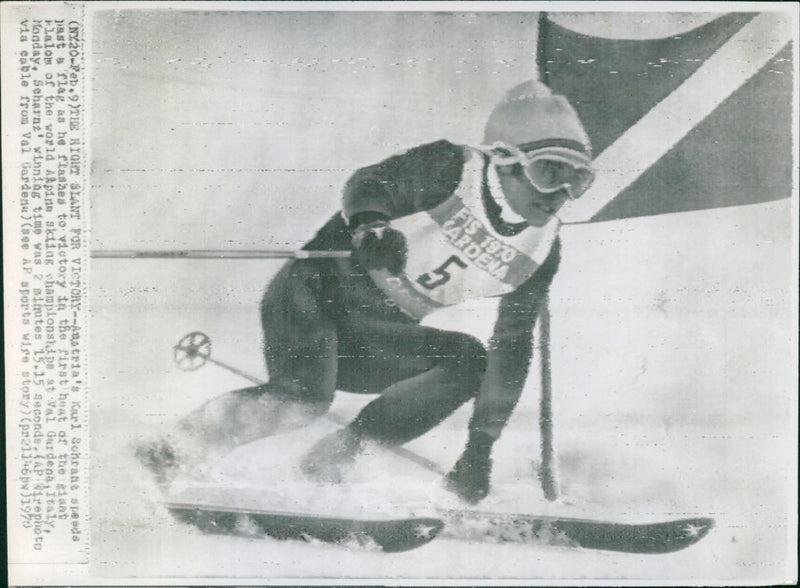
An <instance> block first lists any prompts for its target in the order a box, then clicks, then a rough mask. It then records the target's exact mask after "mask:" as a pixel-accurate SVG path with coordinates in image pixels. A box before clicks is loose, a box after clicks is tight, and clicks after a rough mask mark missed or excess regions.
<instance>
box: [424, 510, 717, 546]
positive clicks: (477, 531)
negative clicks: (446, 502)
mask: <svg viewBox="0 0 800 588" xmlns="http://www.w3.org/2000/svg"><path fill="white" fill-rule="evenodd" d="M440 516H441V518H442V520H443V521H444V524H445V528H444V531H443V532H442V534H441V536H442V537H449V538H452V539H458V540H466V541H494V542H498V543H504V542H509V543H528V544H534V545H554V546H562V547H579V548H583V549H596V550H603V551H618V552H624V553H643V554H644V553H649V554H659V553H671V552H673V551H679V550H681V549H685V548H687V547H689V546H691V545H694V544H695V543H697V542H698V541H700V540H701V539H702V538H703V537H705V536H706V535H707V534H708V532H709V531H710V530H711V528H712V527H713V526H714V521H713V519H710V518H702V517H701V518H688V519H675V520H670V521H664V522H656V523H640V524H630V523H616V522H608V521H601V520H592V519H578V518H569V517H545V516H537V515H528V514H510V513H488V512H480V511H471V510H447V511H442V512H441V513H440Z"/></svg>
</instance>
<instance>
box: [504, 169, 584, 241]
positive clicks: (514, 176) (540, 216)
mask: <svg viewBox="0 0 800 588" xmlns="http://www.w3.org/2000/svg"><path fill="white" fill-rule="evenodd" d="M497 175H498V177H499V178H500V185H501V187H502V188H503V194H504V195H505V197H506V202H508V204H509V206H510V207H511V208H512V209H513V210H514V212H516V213H517V214H518V215H520V216H521V217H522V218H524V219H525V220H526V221H527V222H528V224H530V225H532V226H534V227H542V226H544V225H545V224H547V222H548V221H550V219H551V218H552V217H553V215H554V214H556V213H557V212H558V211H559V210H560V209H561V207H562V206H563V205H564V203H565V202H566V201H567V200H568V199H569V193H568V192H567V190H566V189H563V188H562V189H559V190H556V191H554V192H549V193H544V192H540V191H539V190H537V189H536V188H535V187H534V186H533V184H532V183H531V182H530V180H529V179H528V177H527V176H526V175H525V174H524V173H523V169H522V166H521V165H520V164H515V165H502V166H498V167H497Z"/></svg>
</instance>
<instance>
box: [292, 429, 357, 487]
mask: <svg viewBox="0 0 800 588" xmlns="http://www.w3.org/2000/svg"><path fill="white" fill-rule="evenodd" d="M362 449H363V447H362V443H361V437H360V436H359V435H357V434H356V433H354V432H353V431H352V430H350V429H349V428H347V427H345V428H344V429H340V430H338V431H336V432H334V433H331V434H330V435H326V436H325V437H323V438H322V439H320V440H319V441H317V442H316V443H315V444H314V446H313V447H312V448H311V450H310V451H309V452H308V453H307V454H306V455H305V457H304V458H303V460H302V461H301V462H300V469H301V470H302V472H303V473H304V474H305V475H306V476H308V477H309V478H311V479H313V480H316V481H317V482H329V483H332V484H338V483H340V482H341V481H342V470H343V468H344V467H345V466H348V465H350V464H352V463H353V462H354V461H355V458H356V456H357V455H358V454H359V453H361V451H362Z"/></svg>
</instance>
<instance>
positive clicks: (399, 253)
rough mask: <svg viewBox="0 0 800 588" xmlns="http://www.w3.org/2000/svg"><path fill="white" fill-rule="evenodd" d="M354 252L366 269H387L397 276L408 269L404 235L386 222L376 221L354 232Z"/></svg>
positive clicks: (359, 227) (360, 226)
mask: <svg viewBox="0 0 800 588" xmlns="http://www.w3.org/2000/svg"><path fill="white" fill-rule="evenodd" d="M353 252H354V254H355V256H356V259H358V261H359V263H361V265H363V266H364V267H365V268H366V269H368V270H379V269H387V270H389V273H391V274H392V275H394V276H396V275H398V274H399V273H400V272H402V271H403V269H404V268H405V267H406V257H407V255H408V248H407V246H406V238H405V237H404V236H403V233H401V232H400V231H397V230H395V229H393V228H392V227H390V226H389V223H388V222H387V221H386V220H374V221H371V222H367V223H363V224H361V225H359V226H358V227H356V230H355V231H353Z"/></svg>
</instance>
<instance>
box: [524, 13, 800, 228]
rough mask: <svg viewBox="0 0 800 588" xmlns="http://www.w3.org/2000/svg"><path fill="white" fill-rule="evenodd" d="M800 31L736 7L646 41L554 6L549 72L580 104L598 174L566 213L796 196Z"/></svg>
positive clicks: (568, 216)
mask: <svg viewBox="0 0 800 588" xmlns="http://www.w3.org/2000/svg"><path fill="white" fill-rule="evenodd" d="M607 30H608V31H610V32H612V33H613V30H614V27H607ZM791 36H792V33H791V25H790V19H789V18H788V16H787V15H786V14H780V13H746V14H745V13H731V14H726V15H722V16H720V17H718V18H716V19H714V20H711V21H710V22H707V23H706V24H704V25H702V26H698V27H697V28H694V29H692V30H690V31H688V32H683V33H681V34H675V35H673V36H669V37H665V38H657V39H644V40H640V39H618V38H608V37H606V36H604V37H599V36H589V35H586V34H582V33H578V32H575V31H573V30H570V29H568V28H565V27H564V26H561V25H559V24H556V23H555V22H553V21H552V20H551V19H549V18H548V16H547V15H546V14H543V15H542V17H541V19H540V23H539V45H538V56H537V62H538V66H539V74H540V78H541V80H542V81H543V82H545V83H546V84H547V85H549V86H550V87H551V88H552V89H553V91H554V92H555V93H557V94H563V95H565V96H566V97H567V98H568V99H569V100H570V102H571V103H572V104H573V106H574V107H575V109H576V110H577V112H578V114H579V116H580V118H581V120H582V121H583V123H584V126H585V127H586V130H587V132H588V133H589V137H590V138H591V140H592V147H593V151H594V153H595V156H596V158H595V163H594V165H595V168H596V169H597V172H598V175H597V179H596V180H595V183H594V184H593V185H592V187H591V188H590V190H589V191H587V192H586V194H584V196H583V197H582V198H581V199H580V200H577V201H575V202H571V203H569V204H570V206H569V208H567V207H566V206H565V208H564V209H563V210H562V213H563V214H562V215H560V216H562V220H564V221H565V222H596V221H607V220H613V219H621V218H628V217H637V216H647V215H656V214H664V213H673V212H683V211H691V210H703V209H709V208H717V207H724V206H736V205H742V204H755V203H761V202H769V201H773V200H778V199H782V198H788V197H790V195H791V190H792V166H793V156H792V128H793V125H794V121H793V120H792V89H793V79H792V76H793V75H794V72H795V71H796V69H797V68H796V64H793V63H792V45H791Z"/></svg>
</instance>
